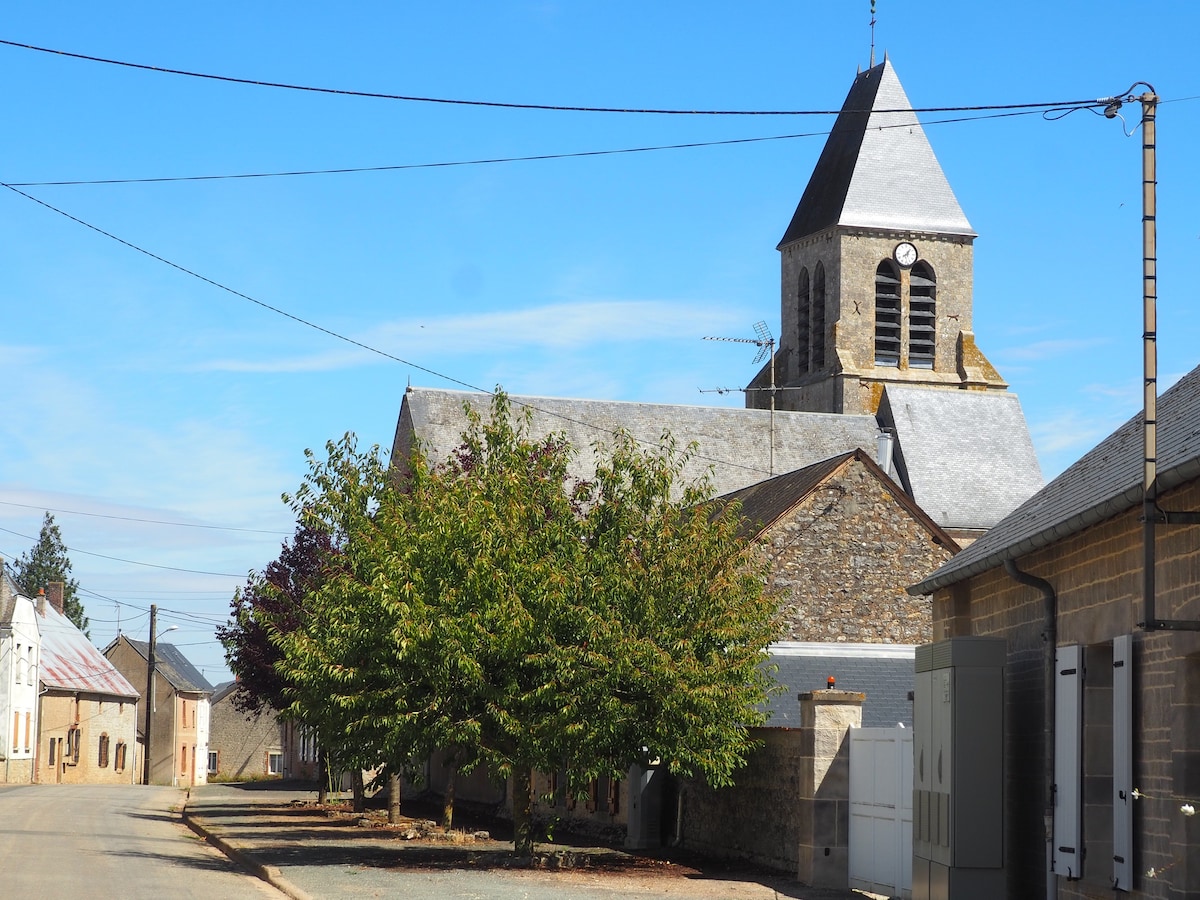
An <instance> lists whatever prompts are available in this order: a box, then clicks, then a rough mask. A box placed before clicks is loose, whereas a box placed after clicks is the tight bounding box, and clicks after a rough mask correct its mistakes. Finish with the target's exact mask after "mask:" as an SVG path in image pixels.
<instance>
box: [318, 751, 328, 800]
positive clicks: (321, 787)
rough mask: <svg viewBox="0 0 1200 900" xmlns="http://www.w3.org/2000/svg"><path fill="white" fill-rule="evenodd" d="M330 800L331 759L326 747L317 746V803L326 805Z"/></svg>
mask: <svg viewBox="0 0 1200 900" xmlns="http://www.w3.org/2000/svg"><path fill="white" fill-rule="evenodd" d="M328 802H329V759H328V757H326V756H325V748H324V747H318V748H317V803H319V804H320V805H322V806H324V805H325V804H326V803H328Z"/></svg>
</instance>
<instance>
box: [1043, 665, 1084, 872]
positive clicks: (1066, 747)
mask: <svg viewBox="0 0 1200 900" xmlns="http://www.w3.org/2000/svg"><path fill="white" fill-rule="evenodd" d="M1054 659H1055V666H1054V672H1055V677H1054V845H1053V847H1052V848H1051V854H1052V857H1051V869H1052V871H1053V872H1054V873H1055V874H1056V875H1061V876H1063V877H1065V878H1067V879H1077V878H1080V877H1082V875H1083V853H1082V850H1083V846H1082V844H1081V842H1080V832H1081V819H1082V804H1081V800H1082V796H1081V788H1082V784H1081V780H1082V779H1081V772H1082V771H1083V740H1082V737H1083V728H1082V726H1083V716H1082V712H1083V654H1082V652H1081V648H1080V646H1079V645H1078V644H1071V645H1069V646H1066V647H1059V648H1058V650H1057V652H1056V653H1055V656H1054Z"/></svg>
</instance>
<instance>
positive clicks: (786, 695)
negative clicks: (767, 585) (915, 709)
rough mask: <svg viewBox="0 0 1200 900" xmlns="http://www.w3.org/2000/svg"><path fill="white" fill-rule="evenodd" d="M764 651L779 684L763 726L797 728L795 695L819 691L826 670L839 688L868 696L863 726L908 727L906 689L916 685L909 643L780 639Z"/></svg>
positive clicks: (909, 708)
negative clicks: (766, 652) (824, 641)
mask: <svg viewBox="0 0 1200 900" xmlns="http://www.w3.org/2000/svg"><path fill="white" fill-rule="evenodd" d="M769 651H770V654H771V663H772V665H774V666H775V667H776V668H777V671H776V673H775V680H776V681H777V682H778V683H779V684H781V685H782V686H783V688H784V689H783V691H781V692H780V693H777V694H774V695H772V696H771V697H770V698H769V699H768V701H767V704H766V710H767V712H768V713H769V715H770V718H769V719H768V720H767V727H768V728H799V727H800V704H799V702H798V701H797V699H796V695H797V694H799V693H802V692H805V691H817V690H823V689H824V688H825V687H826V679H827V678H829V676H830V675H832V676H833V677H834V678H835V679H837V687H838V689H839V690H845V691H859V692H861V693H864V694H866V695H867V699H866V702H865V703H864V704H863V720H862V724H863V727H865V728H873V727H887V726H890V725H895V724H897V723H900V724H903V725H905V726H906V727H912V701H911V700H910V699H909V697H908V694H909V691H912V690H913V689H914V686H915V684H916V674H915V673H916V667H915V666H916V664H915V655H916V647H914V646H912V645H911V644H849V643H846V644H820V643H807V642H781V643H778V644H772V645H771V646H770V648H769Z"/></svg>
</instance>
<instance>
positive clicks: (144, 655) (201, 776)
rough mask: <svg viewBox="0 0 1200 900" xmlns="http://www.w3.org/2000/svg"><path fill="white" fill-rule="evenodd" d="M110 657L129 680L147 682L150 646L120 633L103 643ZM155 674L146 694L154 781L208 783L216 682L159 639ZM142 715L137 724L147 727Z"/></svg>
mask: <svg viewBox="0 0 1200 900" xmlns="http://www.w3.org/2000/svg"><path fill="white" fill-rule="evenodd" d="M104 655H105V656H106V657H107V658H108V660H109V661H110V662H111V663H112V664H113V665H114V666H115V667H116V668H117V669H118V670H120V671H121V673H122V674H124V675H125V677H126V678H129V679H130V680H131V681H133V680H138V679H140V680H141V681H142V682H145V680H146V676H147V672H148V668H149V645H148V644H147V643H146V642H145V641H135V640H132V639H131V638H129V637H128V636H127V635H119V636H118V637H117V638H116V640H114V641H113V642H112V643H111V644H109V645H108V646H107V647H105V648H104ZM154 655H155V679H154V685H153V690H152V693H151V695H150V696H149V697H147V698H146V701H145V702H146V703H148V704H150V708H151V713H150V715H151V728H150V748H149V753H150V783H151V784H172V785H182V786H189V785H193V784H204V782H205V781H206V780H207V773H208V740H209V698H210V697H211V696H212V692H213V688H212V685H210V684H209V683H208V681H206V680H205V678H204V676H203V675H202V674H200V671H199V670H198V669H197V668H196V667H195V666H193V665H192V664H191V663H190V662H189V661H188V659H187V657H186V656H184V655H183V653H181V652H180V651H179V649H178V648H177V647H175V646H173V645H172V644H165V643H162V642H161V641H160V642H156V643H155V646H154ZM144 716H145V713H144V711H143V719H142V721H141V722H139V725H141V726H143V727H144Z"/></svg>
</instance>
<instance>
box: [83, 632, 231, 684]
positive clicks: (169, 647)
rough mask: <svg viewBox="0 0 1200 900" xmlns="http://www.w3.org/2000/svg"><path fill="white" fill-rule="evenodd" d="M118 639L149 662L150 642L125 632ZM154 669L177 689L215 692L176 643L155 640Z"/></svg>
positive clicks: (110, 646) (110, 645)
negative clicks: (133, 637) (136, 639)
mask: <svg viewBox="0 0 1200 900" xmlns="http://www.w3.org/2000/svg"><path fill="white" fill-rule="evenodd" d="M117 640H118V641H120V640H123V641H126V642H127V643H128V644H129V646H130V647H132V648H133V649H134V650H136V651H137V652H138V654H139V655H140V656H141V657H142V659H145V660H146V661H147V662H149V659H150V645H149V643H148V642H146V641H135V640H133V639H132V638H130V637H129V636H128V635H124V634H123V635H121V636H120V637H118V638H117ZM116 642H117V641H113V643H112V644H109V649H111V648H112V646H113V644H115V643H116ZM106 652H107V651H106ZM154 670H155V671H156V672H158V673H159V674H160V675H162V676H163V677H164V678H166V679H167V681H169V682H170V684H171V687H173V688H175V690H177V691H188V692H192V693H202V694H211V693H212V692H213V686H212V685H211V684H209V683H208V681H207V680H206V679H205V677H204V676H203V675H202V674H201V673H200V670H199V669H197V668H196V667H195V666H193V665H192V664H191V662H189V661H188V658H187V657H186V656H184V655H183V653H182V652H181V651H180V650H179V648H178V647H176V646H175V645H174V644H166V643H163V642H162V641H155V642H154Z"/></svg>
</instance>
